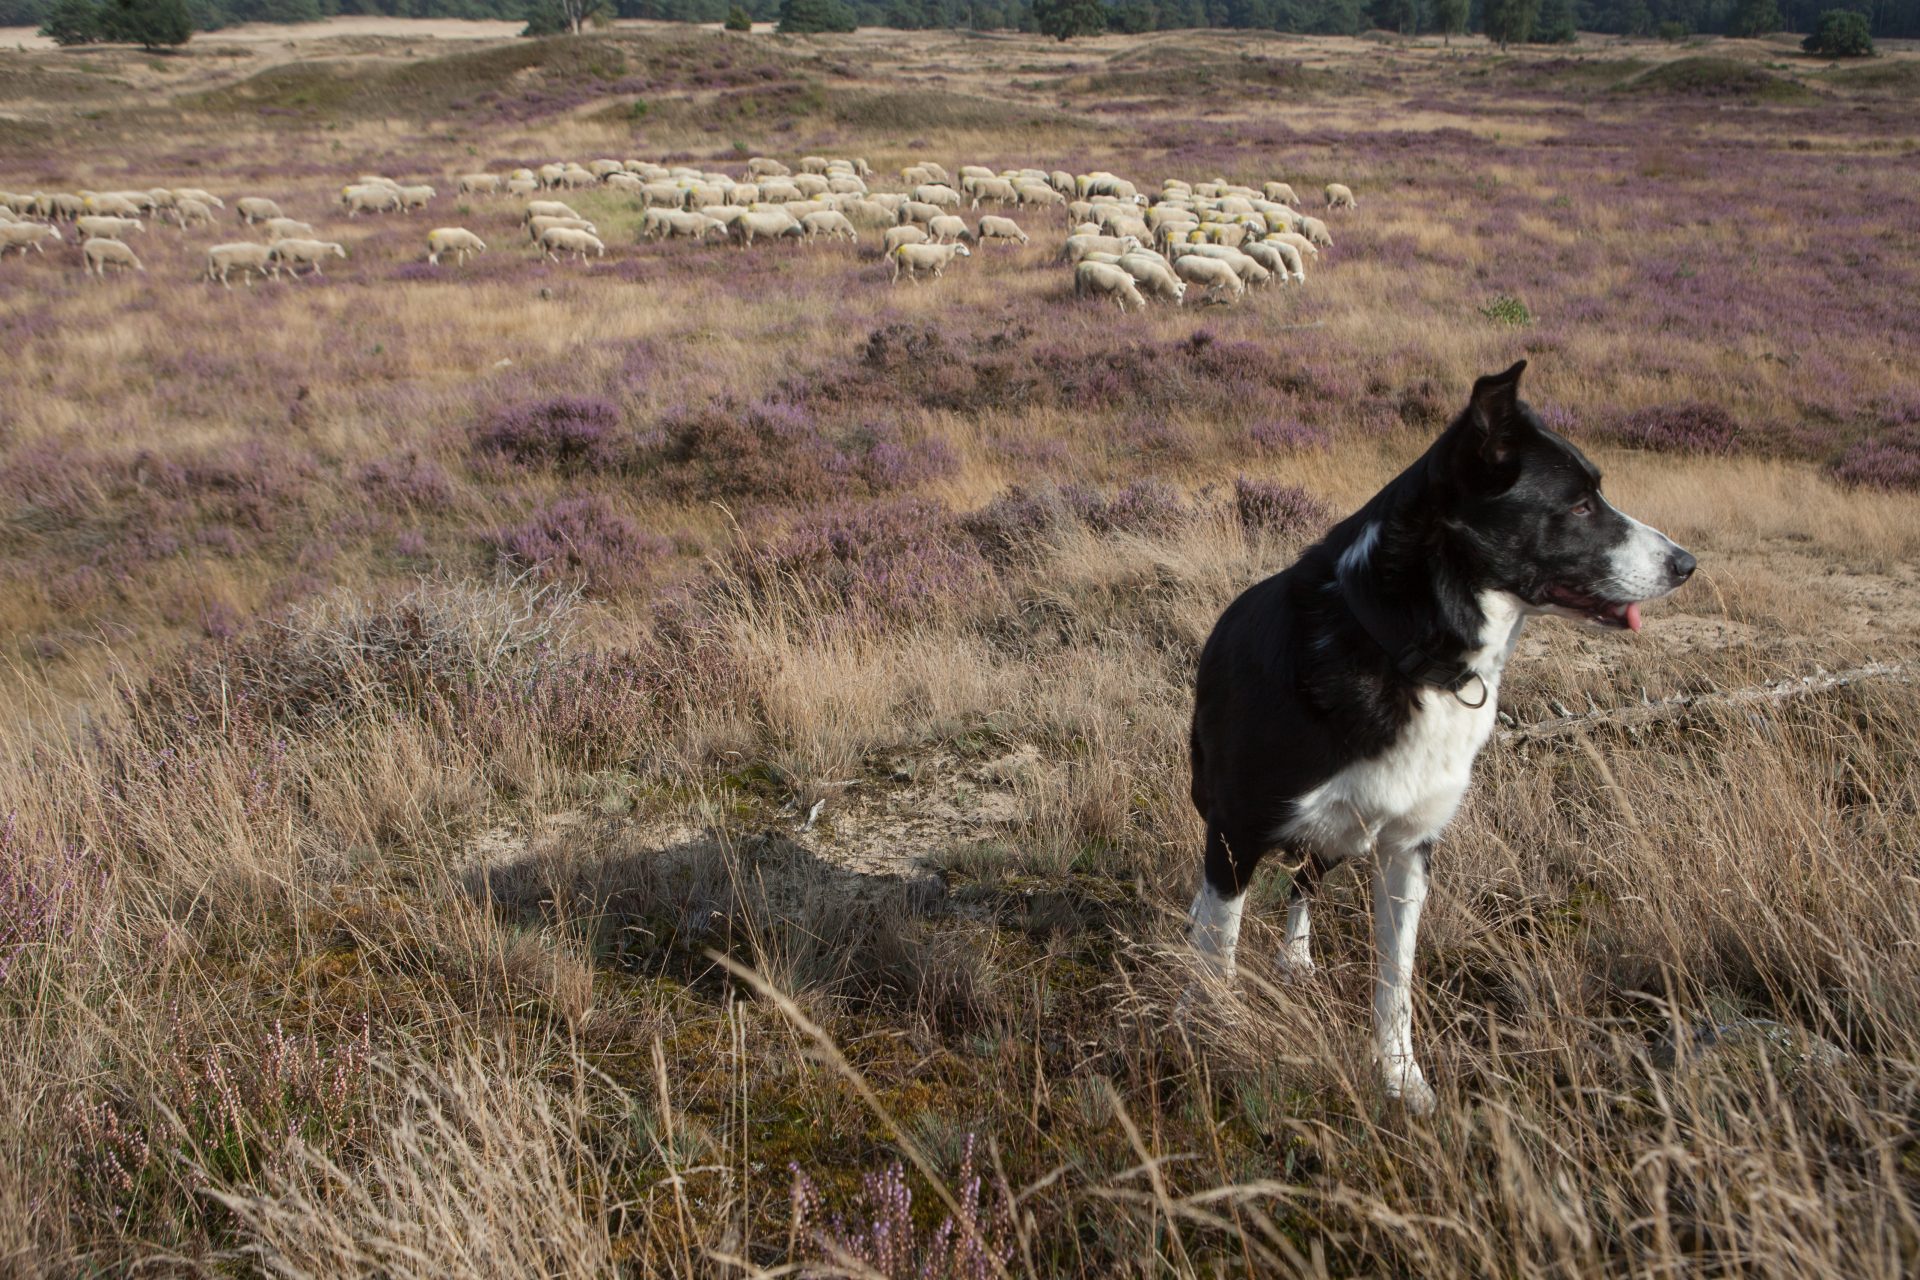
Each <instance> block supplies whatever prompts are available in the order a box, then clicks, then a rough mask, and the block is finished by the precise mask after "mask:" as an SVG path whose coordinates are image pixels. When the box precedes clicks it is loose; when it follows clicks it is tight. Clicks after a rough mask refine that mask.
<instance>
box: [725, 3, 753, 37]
mask: <svg viewBox="0 0 1920 1280" xmlns="http://www.w3.org/2000/svg"><path fill="white" fill-rule="evenodd" d="M727 30H729V31H751V30H753V18H752V16H751V15H749V14H748V13H747V11H746V10H745V9H742V8H741V7H740V6H739V5H735V6H733V8H731V9H729V10H727Z"/></svg>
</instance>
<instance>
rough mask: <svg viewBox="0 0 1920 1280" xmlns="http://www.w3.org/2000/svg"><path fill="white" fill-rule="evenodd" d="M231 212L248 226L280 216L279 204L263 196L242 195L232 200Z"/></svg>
mask: <svg viewBox="0 0 1920 1280" xmlns="http://www.w3.org/2000/svg"><path fill="white" fill-rule="evenodd" d="M233 212H234V216H235V217H237V218H239V219H240V221H242V222H244V223H247V224H248V225H249V226H251V225H252V224H253V223H256V222H265V221H266V220H267V219H268V218H278V217H280V216H281V214H280V206H279V205H277V204H275V203H274V202H273V201H271V200H269V199H267V198H266V197H265V196H242V197H241V198H240V199H238V200H236V201H234V205H233Z"/></svg>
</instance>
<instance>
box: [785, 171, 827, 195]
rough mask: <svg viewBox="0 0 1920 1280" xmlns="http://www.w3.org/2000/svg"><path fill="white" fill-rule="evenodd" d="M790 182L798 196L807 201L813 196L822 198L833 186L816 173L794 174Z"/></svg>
mask: <svg viewBox="0 0 1920 1280" xmlns="http://www.w3.org/2000/svg"><path fill="white" fill-rule="evenodd" d="M790 181H791V182H792V183H793V185H794V187H795V188H796V189H797V190H798V191H799V192H800V194H801V195H803V196H805V197H807V198H808V199H809V200H811V199H812V198H813V197H815V196H823V195H825V194H827V192H828V191H830V190H832V189H833V184H832V183H831V182H828V181H827V180H826V179H825V178H823V177H821V176H820V175H819V174H817V173H800V174H795V175H794V176H793V178H792V179H790Z"/></svg>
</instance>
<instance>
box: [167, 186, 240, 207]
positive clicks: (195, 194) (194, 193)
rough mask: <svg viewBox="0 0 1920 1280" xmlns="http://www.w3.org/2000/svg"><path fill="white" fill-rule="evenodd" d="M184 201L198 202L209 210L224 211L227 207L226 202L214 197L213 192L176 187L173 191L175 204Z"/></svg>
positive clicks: (195, 188) (197, 188)
mask: <svg viewBox="0 0 1920 1280" xmlns="http://www.w3.org/2000/svg"><path fill="white" fill-rule="evenodd" d="M182 200H198V201H199V202H200V203H201V204H204V205H206V206H207V207H208V208H209V209H224V208H226V207H227V204H226V201H224V200H222V199H221V198H220V197H219V196H216V195H214V194H213V193H212V192H211V191H203V190H201V189H200V188H199V187H175V188H174V189H173V201H174V203H175V204H176V205H177V204H179V203H180V201H182Z"/></svg>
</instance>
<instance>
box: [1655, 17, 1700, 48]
mask: <svg viewBox="0 0 1920 1280" xmlns="http://www.w3.org/2000/svg"><path fill="white" fill-rule="evenodd" d="M1653 34H1655V35H1656V36H1659V37H1660V38H1661V39H1662V40H1665V41H1666V42H1667V43H1668V44H1678V43H1679V42H1680V41H1682V40H1685V39H1686V38H1687V37H1688V36H1690V35H1692V34H1693V32H1691V31H1689V30H1688V29H1687V24H1686V23H1684V22H1663V23H1661V24H1660V25H1659V26H1657V27H1655V28H1654V29H1653Z"/></svg>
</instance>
